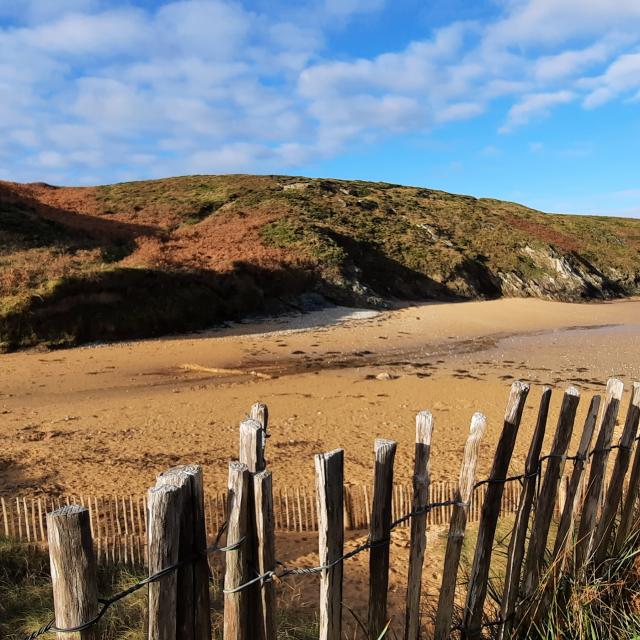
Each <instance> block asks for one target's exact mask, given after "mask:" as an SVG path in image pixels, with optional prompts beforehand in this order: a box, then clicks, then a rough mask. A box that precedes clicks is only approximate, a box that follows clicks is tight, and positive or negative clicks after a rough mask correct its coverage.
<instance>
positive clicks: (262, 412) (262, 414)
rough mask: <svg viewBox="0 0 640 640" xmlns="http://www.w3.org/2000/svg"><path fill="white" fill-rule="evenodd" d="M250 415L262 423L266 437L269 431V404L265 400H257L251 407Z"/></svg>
mask: <svg viewBox="0 0 640 640" xmlns="http://www.w3.org/2000/svg"><path fill="white" fill-rule="evenodd" d="M250 417H251V419H252V420H255V421H256V422H259V423H260V424H261V425H262V429H263V430H264V434H265V437H266V435H267V434H268V433H269V409H268V407H267V405H266V404H265V403H264V402H256V403H255V404H254V405H253V406H252V407H251V413H250Z"/></svg>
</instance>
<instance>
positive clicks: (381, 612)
mask: <svg viewBox="0 0 640 640" xmlns="http://www.w3.org/2000/svg"><path fill="white" fill-rule="evenodd" d="M396 448H397V443H396V442H394V441H393V440H384V439H381V438H379V439H377V440H376V441H375V449H374V451H375V471H374V485H373V507H372V510H371V528H370V532H369V538H370V540H371V545H372V547H371V549H370V552H369V615H368V632H369V636H370V637H372V638H378V637H379V636H380V634H381V633H382V631H383V629H384V626H385V624H386V623H387V591H388V587H389V536H390V529H389V526H390V524H391V500H392V497H393V462H394V458H395V454H396Z"/></svg>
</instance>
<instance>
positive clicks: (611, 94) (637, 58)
mask: <svg viewBox="0 0 640 640" xmlns="http://www.w3.org/2000/svg"><path fill="white" fill-rule="evenodd" d="M590 84H591V83H590ZM592 84H593V85H594V86H595V87H596V88H595V89H594V90H593V91H591V93H589V94H588V95H587V97H586V98H585V99H584V106H585V107H587V108H593V107H597V106H600V105H601V104H604V103H605V102H609V101H610V100H613V98H615V97H617V96H618V95H620V94H621V93H624V92H627V91H631V90H634V89H637V88H639V87H640V53H632V54H626V55H621V56H620V57H619V58H618V59H617V60H615V62H613V63H612V64H611V65H610V66H609V67H608V68H607V70H606V71H605V73H604V74H602V75H601V76H599V77H598V78H595V79H593V81H592Z"/></svg>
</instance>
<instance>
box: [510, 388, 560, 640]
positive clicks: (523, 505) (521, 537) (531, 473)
mask: <svg viewBox="0 0 640 640" xmlns="http://www.w3.org/2000/svg"><path fill="white" fill-rule="evenodd" d="M550 402H551V388H550V387H544V389H543V390H542V397H541V398H540V408H539V410H538V419H537V422H536V428H535V431H534V433H533V438H532V440H531V446H530V447H529V453H528V454H527V461H526V462H525V467H524V472H525V474H526V476H527V477H526V478H524V480H523V483H522V490H521V494H520V501H519V503H518V511H517V513H516V518H515V522H514V525H513V533H512V534H511V540H509V548H508V550H507V568H506V571H505V578H504V589H503V592H502V603H501V606H500V619H501V620H502V623H501V625H500V628H499V630H498V640H504V639H505V638H508V637H509V633H510V630H511V627H512V618H513V615H514V613H515V608H516V599H517V597H518V589H519V586H520V576H521V573H522V560H523V559H524V552H525V544H526V539H527V527H528V525H529V516H530V515H531V508H532V506H533V500H534V498H535V494H536V481H537V479H538V475H537V474H538V473H539V466H540V451H541V450H542V442H543V440H544V434H545V431H546V428H547V419H548V417H549V404H550Z"/></svg>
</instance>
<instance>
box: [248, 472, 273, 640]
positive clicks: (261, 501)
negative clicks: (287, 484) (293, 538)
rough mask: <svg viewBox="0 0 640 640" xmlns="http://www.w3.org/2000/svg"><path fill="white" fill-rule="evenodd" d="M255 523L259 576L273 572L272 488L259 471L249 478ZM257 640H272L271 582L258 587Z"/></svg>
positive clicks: (269, 481)
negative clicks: (251, 485)
mask: <svg viewBox="0 0 640 640" xmlns="http://www.w3.org/2000/svg"><path fill="white" fill-rule="evenodd" d="M253 496H254V501H255V523H256V533H257V543H258V548H257V569H258V572H259V573H260V574H261V575H262V574H264V573H267V571H275V568H276V544H275V542H276V540H275V524H274V517H273V485H272V477H271V471H261V472H260V473H256V474H254V476H253ZM258 632H259V633H258V638H259V639H260V640H275V638H276V593H275V585H274V583H273V581H271V580H269V581H266V582H263V583H262V584H261V585H260V611H259V627H258Z"/></svg>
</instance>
